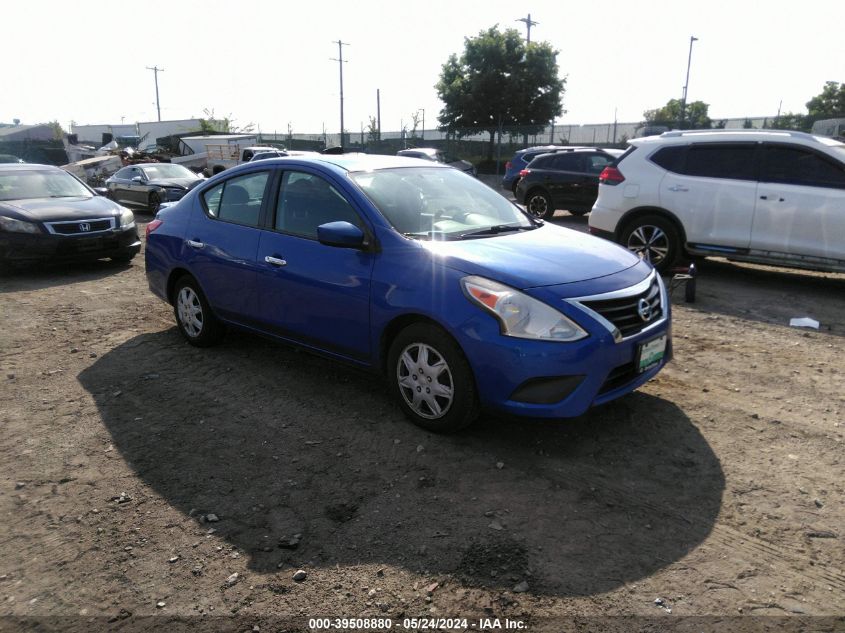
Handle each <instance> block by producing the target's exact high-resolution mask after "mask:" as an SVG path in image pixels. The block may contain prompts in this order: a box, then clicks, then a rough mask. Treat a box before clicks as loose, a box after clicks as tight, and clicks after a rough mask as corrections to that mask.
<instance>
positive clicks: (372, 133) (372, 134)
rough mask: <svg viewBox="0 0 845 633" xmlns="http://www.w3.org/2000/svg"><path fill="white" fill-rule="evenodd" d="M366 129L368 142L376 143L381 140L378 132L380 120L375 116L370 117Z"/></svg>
mask: <svg viewBox="0 0 845 633" xmlns="http://www.w3.org/2000/svg"><path fill="white" fill-rule="evenodd" d="M364 131H365V132H366V133H367V142H369V143H375V142H377V141H380V140H381V139H380V138H379V134H378V120H377V119H376V118H375V117H374V116H371V117H370V121H369V123H367V127H366V128H364Z"/></svg>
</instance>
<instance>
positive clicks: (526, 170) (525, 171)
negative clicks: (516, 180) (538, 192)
mask: <svg viewBox="0 0 845 633" xmlns="http://www.w3.org/2000/svg"><path fill="white" fill-rule="evenodd" d="M530 173H531V170H530V169H523V170H522V171H521V172H519V177H520V178H525V177H526V176H527V175H528V174H530Z"/></svg>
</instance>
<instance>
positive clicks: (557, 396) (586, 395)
mask: <svg viewBox="0 0 845 633" xmlns="http://www.w3.org/2000/svg"><path fill="white" fill-rule="evenodd" d="M670 323H671V321H670V318H666V319H665V320H664V321H663V322H662V323H661V324H660V325H659V326H657V327H655V328H652V329H650V330H649V331H648V332H644V333H642V334H640V335H637V336H632V337H630V338H626V339H623V340H622V341H619V342H616V341H614V339H613V336H612V335H611V334H610V332H607V333H604V332H600V333H598V334H595V333H591V335H590V336H589V337H588V338H586V339H583V340H581V341H577V342H574V343H554V342H544V341H534V340H527V339H518V338H513V337H508V336H503V335H501V334H500V333H499V332H498V324H496V323H487V324H483V323H482V322H481V319H479V320H478V321H476V322H474V323H472V324H467V328H466V329H465V330H464V335H465V336H462V337H461V338H462V339H463V340H461V341H460V343H461V346H462V348H463V349H464V351H465V353H466V355H467V357H468V359H469V361H470V365H471V366H472V367H473V368H474V371H475V379H476V385H477V388H478V391H479V397H480V399H481V402H482V404H483V405H484V406H485V407H487V408H489V409H493V410H498V411H502V412H505V413H509V414H512V415H517V416H522V417H531V418H570V417H577V416H579V415H582V414H584V413H585V412H586V411H587V410H588V409H590V408H591V407H593V406H596V405H599V404H604V403H606V402H610V401H611V400H615V399H616V398H619V397H621V396H623V395H625V394H627V393H630V392H631V391H634V390H635V389H637V388H638V387H640V386H642V385H643V384H645V383H646V382H648V381H649V380H650V379H652V378H653V377H654V376H655V375H657V373H658V372H659V371H660V370H661V369H662V368H663V367H664V366H665V365H666V363H667V362H669V360H671V358H672V337H671V325H670ZM481 329H489V330H490V331H489V332H483V333H482V332H481V331H480V330H481ZM662 336H665V337H666V347H665V352H664V356H663V358H662V359H661V360H660V362H659V363H658V364H657V365H655V366H654V367H651V368H649V369H647V370H646V371H642V372H640V371H639V369H638V366H637V359H638V351H639V349H640V346H641V345H642V344H643V343H646V342H648V341H653V340H655V339H657V338H660V337H662Z"/></svg>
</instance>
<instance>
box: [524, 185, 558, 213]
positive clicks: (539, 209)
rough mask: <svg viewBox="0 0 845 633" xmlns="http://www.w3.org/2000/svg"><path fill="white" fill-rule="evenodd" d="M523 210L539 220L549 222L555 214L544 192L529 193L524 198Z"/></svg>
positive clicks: (550, 201) (550, 200)
mask: <svg viewBox="0 0 845 633" xmlns="http://www.w3.org/2000/svg"><path fill="white" fill-rule="evenodd" d="M525 208H526V209H527V210H528V213H530V214H531V215H533V216H534V217H535V218H539V219H541V220H551V219H552V216H554V214H555V208H554V206H553V205H552V199H551V198H550V197H549V194H547V193H546V192H545V191H539V190H534V191H531V192H530V193H529V194H528V196H527V197H526V198H525Z"/></svg>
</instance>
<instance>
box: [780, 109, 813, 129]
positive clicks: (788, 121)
mask: <svg viewBox="0 0 845 633" xmlns="http://www.w3.org/2000/svg"><path fill="white" fill-rule="evenodd" d="M809 125H810V124H809V122H808V121H807V117H806V116H804V115H803V114H796V113H794V112H787V113H786V114H781V115H779V116H777V117H775V119H774V120H773V121H772V124H771V129H773V130H799V131H800V130H806V129H808V128H809Z"/></svg>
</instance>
